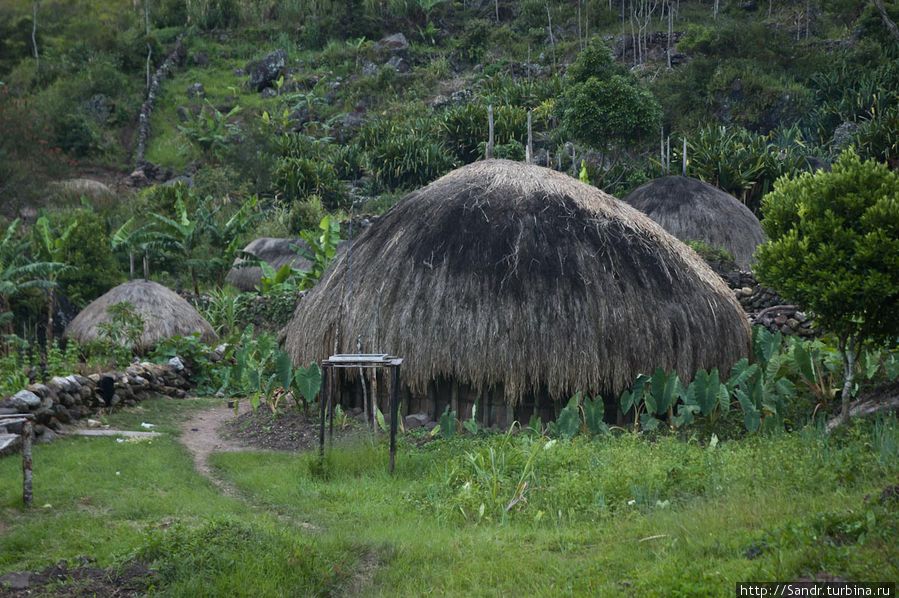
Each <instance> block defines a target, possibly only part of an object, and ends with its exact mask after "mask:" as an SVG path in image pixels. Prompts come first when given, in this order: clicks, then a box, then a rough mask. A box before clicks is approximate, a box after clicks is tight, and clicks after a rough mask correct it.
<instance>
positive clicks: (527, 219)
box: [284, 160, 749, 403]
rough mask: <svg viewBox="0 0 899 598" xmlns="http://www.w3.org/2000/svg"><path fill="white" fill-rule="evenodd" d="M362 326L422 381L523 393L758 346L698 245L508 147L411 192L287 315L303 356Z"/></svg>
mask: <svg viewBox="0 0 899 598" xmlns="http://www.w3.org/2000/svg"><path fill="white" fill-rule="evenodd" d="M349 259H352V266H351V267H349V266H348V260H349ZM348 273H350V274H348ZM350 282H351V284H352V288H351V289H348V288H347V287H348V283H350ZM345 296H347V297H348V300H347V301H346V307H345V309H343V308H342V306H341V303H342V299H343V298H344V297H345ZM358 335H361V337H362V342H363V350H364V351H367V352H379V353H390V354H394V355H399V356H402V357H404V358H405V363H404V365H403V373H402V376H403V380H404V382H405V383H406V384H408V385H409V386H410V388H411V390H412V391H413V392H414V393H423V392H424V391H425V390H426V388H427V384H428V382H429V381H431V380H436V379H437V378H438V377H442V378H445V379H454V380H456V381H458V382H460V383H464V384H470V385H472V386H474V387H475V388H485V387H488V386H495V385H499V384H502V386H503V389H504V392H505V399H506V400H507V401H508V402H511V403H515V402H517V401H518V400H520V399H521V398H522V397H523V396H524V395H526V394H528V393H531V392H541V391H546V392H548V393H549V394H550V396H551V397H553V398H565V397H567V396H569V394H570V393H573V392H575V391H577V390H585V391H589V392H593V393H603V394H604V395H605V396H607V397H610V396H612V395H613V394H614V395H617V393H620V392H621V391H622V390H624V389H625V388H627V387H628V386H629V385H630V384H631V383H632V382H633V381H634V379H635V377H636V376H637V374H639V373H651V372H652V371H653V370H654V369H655V368H656V367H659V366H660V367H662V368H665V369H667V370H673V369H676V370H677V371H678V372H679V373H680V374H681V376H683V377H685V378H691V377H692V375H693V373H694V372H695V370H696V369H697V368H711V367H719V368H722V369H724V370H725V371H727V370H728V369H729V368H730V366H731V365H732V364H733V363H734V362H735V361H736V360H738V359H739V358H740V357H743V356H744V355H746V354H747V353H748V347H749V325H748V323H747V320H746V316H745V314H744V313H743V310H742V309H741V308H740V305H739V304H738V303H737V302H736V300H735V299H734V297H733V294H732V293H731V291H730V290H729V289H728V288H727V286H725V284H724V283H723V282H722V281H721V279H720V278H719V277H718V276H717V275H715V273H714V272H712V271H711V270H710V269H709V268H708V266H706V264H705V263H704V262H703V261H702V260H701V259H700V258H699V256H698V255H696V253H695V252H693V251H692V250H691V249H690V248H688V247H686V246H685V245H684V244H682V243H681V242H680V241H678V240H677V239H675V238H674V237H672V236H670V235H669V234H667V233H666V232H665V231H664V230H662V228H661V227H659V226H657V225H656V224H655V223H653V222H652V221H651V220H650V219H649V218H647V217H646V216H644V215H643V214H641V213H639V212H637V211H636V210H634V209H633V208H631V207H630V206H628V205H626V204H624V203H622V202H620V201H618V200H616V199H615V198H613V197H612V196H610V195H607V194H605V193H603V192H602V191H599V190H598V189H596V188H594V187H591V186H588V185H585V184H582V183H580V182H578V181H577V180H575V179H573V178H571V177H569V176H567V175H564V174H561V173H558V172H555V171H552V170H549V169H546V168H541V167H538V166H529V165H525V164H521V163H517V162H510V161H506V160H490V161H484V162H477V163H474V164H471V165H469V166H465V167H463V168H460V169H458V170H455V171H453V172H451V173H449V174H447V175H446V176H444V177H442V178H441V179H439V180H437V181H435V182H434V183H431V184H430V185H428V186H427V187H425V188H423V189H421V190H419V191H416V192H414V193H411V194H410V195H408V196H406V197H405V198H404V199H403V200H401V201H400V202H399V203H398V204H397V205H396V206H394V207H393V208H392V209H391V210H390V211H389V212H388V213H387V214H386V215H385V216H384V217H383V218H382V219H381V220H380V221H379V222H378V226H376V227H371V228H369V229H367V230H366V231H365V232H363V233H362V234H361V235H360V237H359V238H358V239H357V240H356V242H355V244H354V246H353V248H352V252H346V253H343V254H341V255H340V256H338V258H337V259H336V260H335V262H334V263H333V264H332V265H331V267H330V268H329V269H328V271H327V272H325V274H324V276H323V277H322V280H321V281H320V282H319V284H318V285H317V286H316V287H315V288H314V289H312V290H311V291H309V292H308V293H307V294H306V296H305V297H304V298H303V299H301V300H300V302H299V304H298V305H297V309H296V311H295V313H294V317H293V319H292V321H291V322H290V323H289V324H288V326H287V327H286V328H285V330H284V336H285V346H286V348H287V350H288V352H289V353H290V354H291V356H292V358H293V359H294V361H295V362H296V363H309V362H310V361H313V360H321V359H323V358H326V357H327V356H329V355H330V354H332V353H339V352H343V353H355V352H356V338H357V336H358Z"/></svg>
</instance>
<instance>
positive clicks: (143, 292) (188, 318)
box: [66, 280, 216, 351]
mask: <svg viewBox="0 0 899 598" xmlns="http://www.w3.org/2000/svg"><path fill="white" fill-rule="evenodd" d="M125 302H127V303H130V304H131V305H132V306H134V309H135V311H137V313H139V314H140V316H141V317H142V318H143V320H144V333H143V335H141V337H140V342H139V343H138V346H137V347H136V348H137V349H138V350H140V351H145V350H147V349H149V348H151V347H153V346H154V345H156V344H157V343H159V342H160V341H162V340H165V339H167V338H172V337H174V336H189V335H191V334H194V333H200V337H201V338H202V339H203V340H204V341H206V342H212V341H214V340H215V339H216V334H215V332H214V331H213V330H212V326H210V325H209V322H207V321H206V320H204V319H203V317H202V316H201V315H200V314H199V313H197V310H195V309H194V308H193V306H191V304H190V303H188V302H187V301H185V300H184V298H182V297H181V296H179V295H178V294H177V293H175V292H174V291H171V290H169V289H167V288H166V287H164V286H162V285H161V284H159V283H156V282H152V281H149V280H131V281H128V282H126V283H123V284H120V285H119V286H117V287H115V288H113V289H111V290H109V291H108V292H107V293H106V294H105V295H102V296H101V297H99V298H98V299H96V300H94V301H93V302H92V303H91V304H90V305H88V306H87V307H85V308H84V309H83V310H82V311H81V313H79V314H78V315H77V316H75V319H74V320H72V322H71V323H70V324H69V326H68V328H66V336H67V337H68V338H71V339H74V340H76V341H78V342H79V343H87V342H90V341H94V340H98V339H99V338H100V329H99V325H100V324H102V323H104V322H108V321H110V315H109V313H108V312H107V308H108V307H109V306H111V305H115V304H116V303H125Z"/></svg>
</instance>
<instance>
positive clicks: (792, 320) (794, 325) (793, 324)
mask: <svg viewBox="0 0 899 598" xmlns="http://www.w3.org/2000/svg"><path fill="white" fill-rule="evenodd" d="M787 326H789V327H790V328H792V329H796V328H799V320H797V319H796V318H787Z"/></svg>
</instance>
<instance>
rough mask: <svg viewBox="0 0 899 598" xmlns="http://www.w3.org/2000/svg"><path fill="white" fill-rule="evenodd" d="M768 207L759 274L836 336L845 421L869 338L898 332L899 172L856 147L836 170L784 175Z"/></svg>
mask: <svg viewBox="0 0 899 598" xmlns="http://www.w3.org/2000/svg"><path fill="white" fill-rule="evenodd" d="M762 212H763V214H764V220H763V221H762V226H763V227H764V229H765V232H766V233H767V235H768V238H769V239H770V240H769V242H768V243H766V244H764V245H762V246H761V247H760V248H759V250H758V253H757V260H758V261H757V265H756V272H757V274H758V277H759V280H760V281H761V282H762V283H763V284H766V285H768V286H771V287H773V288H774V289H776V290H777V291H778V292H779V293H781V294H782V295H783V296H784V297H787V298H790V299H792V300H795V301H796V302H797V303H799V304H800V305H804V306H806V307H807V308H808V309H810V310H811V311H813V312H814V313H815V316H816V318H817V320H818V322H820V324H821V325H822V326H824V327H825V328H826V329H828V330H831V331H833V332H834V333H835V334H836V335H837V338H838V346H839V350H840V353H841V355H842V360H843V373H844V382H843V390H842V411H841V417H842V421H843V422H846V421H848V419H849V401H850V398H851V395H852V392H853V388H854V385H853V381H854V372H855V364H856V360H857V358H858V355H859V353H860V351H861V350H862V348H863V345H864V344H865V343H871V344H879V343H885V342H890V341H892V342H895V339H896V336H897V335H899V174H896V173H895V172H891V171H890V170H889V168H887V166H886V165H884V164H880V163H877V162H874V161H864V162H863V161H862V160H861V159H860V158H859V157H858V155H857V154H856V153H855V151H854V150H851V149H850V150H848V151H846V152H844V153H843V154H842V155H841V156H840V158H839V159H838V160H837V162H836V163H835V164H834V167H833V170H832V171H831V172H823V171H818V172H816V173H815V174H810V173H805V174H802V175H801V176H799V177H797V178H794V179H786V178H783V179H780V180H778V181H777V182H776V183H775V185H774V191H773V192H771V193H770V194H768V195H767V196H766V197H765V199H764V201H763V204H762Z"/></svg>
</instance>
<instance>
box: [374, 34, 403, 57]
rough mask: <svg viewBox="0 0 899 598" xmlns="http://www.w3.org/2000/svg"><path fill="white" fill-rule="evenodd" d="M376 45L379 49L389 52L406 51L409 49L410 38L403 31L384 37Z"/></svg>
mask: <svg viewBox="0 0 899 598" xmlns="http://www.w3.org/2000/svg"><path fill="white" fill-rule="evenodd" d="M376 47H377V49H378V50H387V51H388V52H405V51H406V50H408V49H409V40H407V39H406V36H405V35H403V34H402V33H394V34H392V35H388V36H387V37H385V38H382V39H381V41H379V42H378V43H377V46H376Z"/></svg>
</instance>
